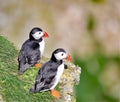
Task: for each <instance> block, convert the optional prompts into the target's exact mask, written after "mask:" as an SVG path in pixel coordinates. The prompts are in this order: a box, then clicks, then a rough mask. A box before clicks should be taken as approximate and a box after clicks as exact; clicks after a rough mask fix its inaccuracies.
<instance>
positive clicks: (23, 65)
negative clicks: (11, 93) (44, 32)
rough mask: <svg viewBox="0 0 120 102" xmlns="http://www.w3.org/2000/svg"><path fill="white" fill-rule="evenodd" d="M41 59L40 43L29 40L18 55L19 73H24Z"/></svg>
mask: <svg viewBox="0 0 120 102" xmlns="http://www.w3.org/2000/svg"><path fill="white" fill-rule="evenodd" d="M39 60H40V51H39V44H38V43H37V42H35V41H29V40H27V41H26V42H25V43H24V44H23V45H22V48H21V50H20V53H19V56H18V63H19V68H18V70H19V73H20V74H22V73H23V72H24V71H26V70H27V69H28V68H29V67H31V66H34V65H35V64H36V63H37V62H38V61H39Z"/></svg>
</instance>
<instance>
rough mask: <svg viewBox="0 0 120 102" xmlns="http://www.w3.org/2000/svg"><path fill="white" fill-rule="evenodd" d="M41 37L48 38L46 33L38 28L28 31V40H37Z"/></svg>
mask: <svg viewBox="0 0 120 102" xmlns="http://www.w3.org/2000/svg"><path fill="white" fill-rule="evenodd" d="M43 37H48V34H47V33H46V32H43V30H42V29H40V28H38V27H35V28H33V29H32V30H31V31H30V34H29V39H30V40H39V39H41V38H43Z"/></svg>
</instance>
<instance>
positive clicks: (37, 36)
mask: <svg viewBox="0 0 120 102" xmlns="http://www.w3.org/2000/svg"><path fill="white" fill-rule="evenodd" d="M32 36H33V37H34V38H35V39H36V40H38V39H40V38H42V37H43V36H44V33H43V32H41V31H38V32H36V33H34V34H33V35H32Z"/></svg>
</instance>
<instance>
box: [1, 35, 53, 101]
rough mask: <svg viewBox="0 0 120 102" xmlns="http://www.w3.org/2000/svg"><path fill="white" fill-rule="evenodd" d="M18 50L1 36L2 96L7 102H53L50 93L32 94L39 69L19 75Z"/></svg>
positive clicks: (32, 69)
mask: <svg viewBox="0 0 120 102" xmlns="http://www.w3.org/2000/svg"><path fill="white" fill-rule="evenodd" d="M17 56H18V50H16V48H15V47H14V45H13V44H12V43H11V42H9V41H8V40H7V39H5V38H4V37H2V36H0V95H2V97H3V100H5V101H6V102H53V101H54V100H55V98H54V97H53V96H51V95H50V92H42V93H36V94H30V93H29V89H30V88H31V87H32V85H33V83H34V80H35V77H36V74H37V72H38V70H39V69H37V68H34V67H33V68H31V69H29V70H28V71H26V72H25V73H24V74H23V75H18V74H17V73H18V70H17V69H18V65H17Z"/></svg>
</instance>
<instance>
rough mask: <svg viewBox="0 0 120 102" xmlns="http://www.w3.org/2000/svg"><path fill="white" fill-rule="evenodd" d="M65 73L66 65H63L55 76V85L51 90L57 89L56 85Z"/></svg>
mask: <svg viewBox="0 0 120 102" xmlns="http://www.w3.org/2000/svg"><path fill="white" fill-rule="evenodd" d="M63 72H64V63H62V64H61V65H60V66H59V67H58V69H57V74H56V76H55V81H54V85H53V86H52V87H51V88H50V89H51V90H52V89H54V88H55V87H56V85H57V84H58V82H59V80H60V77H61V76H62V74H63Z"/></svg>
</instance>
